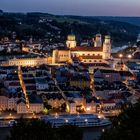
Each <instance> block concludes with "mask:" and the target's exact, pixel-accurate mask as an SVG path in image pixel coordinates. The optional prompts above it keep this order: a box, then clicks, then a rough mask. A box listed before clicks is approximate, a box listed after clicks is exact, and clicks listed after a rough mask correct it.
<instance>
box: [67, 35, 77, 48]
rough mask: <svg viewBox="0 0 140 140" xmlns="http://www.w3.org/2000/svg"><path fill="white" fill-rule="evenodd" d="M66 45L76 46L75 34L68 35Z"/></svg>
mask: <svg viewBox="0 0 140 140" xmlns="http://www.w3.org/2000/svg"><path fill="white" fill-rule="evenodd" d="M66 45H67V48H69V49H71V48H75V47H76V40H75V35H68V37H67V41H66Z"/></svg>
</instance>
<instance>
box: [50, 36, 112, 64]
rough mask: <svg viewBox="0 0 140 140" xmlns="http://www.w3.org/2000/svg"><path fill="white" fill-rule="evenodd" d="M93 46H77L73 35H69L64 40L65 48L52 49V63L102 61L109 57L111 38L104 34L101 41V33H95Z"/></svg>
mask: <svg viewBox="0 0 140 140" xmlns="http://www.w3.org/2000/svg"><path fill="white" fill-rule="evenodd" d="M93 41H94V45H93V46H90V47H89V46H77V43H76V39H75V36H74V35H69V36H68V37H67V41H66V46H67V49H66V50H64V49H63V50H61V49H57V50H54V51H53V55H52V63H61V62H71V61H72V60H79V61H80V62H83V63H102V62H107V60H109V59H111V39H110V36H108V35H106V36H105V37H104V41H102V36H101V34H97V35H96V37H95V39H94V40H93Z"/></svg>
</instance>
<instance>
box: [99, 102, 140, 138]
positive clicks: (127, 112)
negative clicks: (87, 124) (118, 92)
mask: <svg viewBox="0 0 140 140" xmlns="http://www.w3.org/2000/svg"><path fill="white" fill-rule="evenodd" d="M112 122H113V125H112V127H111V128H110V129H107V130H106V131H105V132H104V133H102V136H101V140H140V101H139V102H138V103H136V104H135V105H129V107H128V106H126V107H125V108H124V110H123V111H122V113H121V114H120V115H119V116H118V117H116V118H115V119H113V121H112Z"/></svg>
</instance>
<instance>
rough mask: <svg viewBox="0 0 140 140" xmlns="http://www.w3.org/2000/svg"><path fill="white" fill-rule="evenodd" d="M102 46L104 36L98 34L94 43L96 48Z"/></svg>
mask: <svg viewBox="0 0 140 140" xmlns="http://www.w3.org/2000/svg"><path fill="white" fill-rule="evenodd" d="M101 46H102V36H101V34H96V38H95V41H94V47H101Z"/></svg>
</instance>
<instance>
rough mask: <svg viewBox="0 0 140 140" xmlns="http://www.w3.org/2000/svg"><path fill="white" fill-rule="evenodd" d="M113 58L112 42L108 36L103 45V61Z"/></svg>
mask: <svg viewBox="0 0 140 140" xmlns="http://www.w3.org/2000/svg"><path fill="white" fill-rule="evenodd" d="M110 58H111V41H110V36H109V35H106V36H105V40H104V43H103V59H110Z"/></svg>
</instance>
